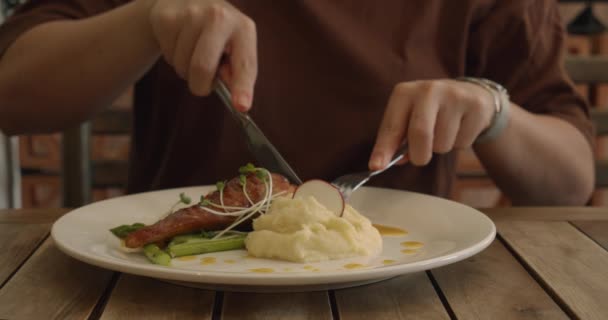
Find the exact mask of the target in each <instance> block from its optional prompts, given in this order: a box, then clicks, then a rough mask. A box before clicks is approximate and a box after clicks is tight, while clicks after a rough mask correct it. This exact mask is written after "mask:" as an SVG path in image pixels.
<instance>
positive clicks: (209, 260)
mask: <svg viewBox="0 0 608 320" xmlns="http://www.w3.org/2000/svg"><path fill="white" fill-rule="evenodd" d="M216 261H217V259H216V258H215V257H205V258H201V264H202V265H210V264H214V263H215V262H216Z"/></svg>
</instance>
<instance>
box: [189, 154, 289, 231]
mask: <svg viewBox="0 0 608 320" xmlns="http://www.w3.org/2000/svg"><path fill="white" fill-rule="evenodd" d="M239 173H240V175H239V183H240V184H241V186H242V187H243V193H244V195H245V197H246V198H247V201H248V202H249V206H248V207H233V206H226V205H224V203H223V189H224V188H223V185H222V186H220V184H219V183H218V184H217V189H218V191H219V192H220V204H217V203H213V202H211V201H209V200H207V199H201V202H200V205H201V208H202V209H203V210H205V211H208V212H210V213H213V214H217V215H223V216H233V217H237V218H236V220H235V221H234V222H233V223H232V224H231V225H230V226H228V227H227V228H225V229H224V230H222V231H220V232H218V233H217V234H215V236H214V237H213V239H217V238H219V237H221V236H222V235H224V234H226V232H229V231H231V230H232V229H234V228H235V227H236V226H238V225H239V224H241V223H243V222H244V221H246V220H247V219H250V218H251V217H253V216H254V215H256V214H264V213H266V211H268V209H269V208H270V203H271V202H272V200H273V199H274V198H275V197H278V196H281V195H283V194H284V193H285V192H280V193H277V194H273V185H272V179H271V178H270V177H271V175H270V172H268V170H266V169H264V168H258V167H255V166H254V165H253V164H251V163H248V164H247V165H245V166H242V167H240V168H239ZM252 173H253V174H255V175H256V177H257V178H258V179H260V180H262V182H263V183H264V187H265V191H264V195H263V197H262V199H261V200H260V201H258V202H253V200H252V199H251V197H250V196H249V193H248V192H247V176H248V175H249V174H252ZM228 210H229V211H228Z"/></svg>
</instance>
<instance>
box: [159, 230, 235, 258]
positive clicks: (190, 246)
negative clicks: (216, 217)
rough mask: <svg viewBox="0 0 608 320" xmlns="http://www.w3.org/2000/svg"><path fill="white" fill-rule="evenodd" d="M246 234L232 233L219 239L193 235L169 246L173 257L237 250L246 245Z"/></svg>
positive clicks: (168, 249) (168, 248)
mask: <svg viewBox="0 0 608 320" xmlns="http://www.w3.org/2000/svg"><path fill="white" fill-rule="evenodd" d="M245 237H246V235H244V234H237V235H231V236H228V237H222V238H219V239H206V238H196V237H192V238H190V239H180V240H185V241H182V242H172V243H170V244H169V246H167V251H168V252H169V254H170V255H171V257H181V256H191V255H195V254H202V253H209V252H217V251H226V250H235V249H241V248H244V247H245Z"/></svg>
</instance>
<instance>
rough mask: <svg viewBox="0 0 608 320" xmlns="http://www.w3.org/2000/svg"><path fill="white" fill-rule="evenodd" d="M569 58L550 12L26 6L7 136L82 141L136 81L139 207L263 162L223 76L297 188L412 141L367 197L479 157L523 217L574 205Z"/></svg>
mask: <svg viewBox="0 0 608 320" xmlns="http://www.w3.org/2000/svg"><path fill="white" fill-rule="evenodd" d="M563 46H564V31H563V28H562V25H561V20H560V17H559V13H558V10H557V7H556V4H555V3H554V1H549V0H511V1H481V0H471V1H440V0H429V1H398V0H385V1H379V2H377V1H376V2H373V1H361V0H357V1H312V0H310V1H274V2H272V3H271V2H266V3H264V2H260V1H245V0H235V1H230V2H226V1H221V0H182V1H175V0H136V1H126V0H47V1H30V2H27V3H26V4H25V5H23V6H22V7H20V8H19V9H18V10H17V11H16V13H15V14H14V15H13V16H12V17H11V18H10V19H8V21H7V22H6V23H5V24H4V25H3V26H2V27H1V29H0V52H1V53H2V56H1V60H0V112H1V114H2V116H1V117H0V128H1V129H2V130H3V131H4V132H6V133H9V134H22V133H38V132H51V131H55V130H60V129H64V128H66V127H69V126H74V125H76V124H78V123H79V122H82V121H85V120H87V119H90V118H92V117H94V116H95V114H96V113H98V112H99V111H100V110H102V109H103V108H104V107H106V106H108V105H109V104H110V103H111V102H112V101H113V100H114V99H115V98H116V97H117V96H118V95H119V94H120V93H121V92H123V91H124V90H125V89H126V88H127V87H128V86H130V85H133V84H134V83H136V82H137V87H136V88H137V90H136V92H137V93H136V98H135V106H134V115H135V116H134V118H135V120H134V122H135V123H134V131H133V137H132V154H131V159H130V173H129V185H128V192H140V191H146V190H152V189H161V188H171V187H177V186H184V185H199V184H208V183H214V182H215V181H217V180H220V179H225V178H226V177H230V176H232V175H233V173H234V171H235V170H236V168H238V167H239V166H241V165H243V164H244V163H246V162H248V161H253V159H252V157H251V155H250V154H249V153H248V152H247V147H246V145H245V143H244V141H243V138H242V136H241V132H240V131H239V130H238V127H237V126H236V124H235V123H234V122H233V120H232V119H231V117H230V116H229V114H228V113H227V112H226V110H225V109H224V107H223V106H222V105H221V103H220V100H219V99H218V97H217V96H216V95H214V94H213V91H212V86H213V81H214V79H215V77H216V75H218V74H219V75H220V77H221V78H222V79H223V80H225V81H226V82H227V84H228V86H229V88H230V89H231V91H232V93H233V100H234V101H233V102H234V104H235V105H236V107H237V108H238V109H239V110H240V111H249V112H250V114H251V116H252V117H253V119H255V121H256V122H257V123H258V125H259V126H260V127H261V129H262V130H263V131H264V133H265V134H266V135H267V136H268V137H269V139H270V141H272V142H273V144H275V146H276V147H277V149H278V150H279V151H280V152H281V153H282V154H283V156H284V157H285V158H286V160H287V161H288V162H289V163H290V164H291V166H292V167H293V168H294V169H295V170H296V171H297V173H298V174H299V175H300V177H301V178H302V179H304V180H305V179H310V178H323V179H326V180H332V179H334V178H336V177H338V176H340V175H342V174H345V173H350V172H354V171H360V170H364V169H367V168H369V169H379V168H382V167H384V166H385V165H386V164H387V162H388V161H389V159H390V158H391V156H392V154H393V153H394V152H395V150H396V149H397V147H398V146H399V145H400V144H401V143H402V142H403V141H407V143H408V144H409V152H408V155H407V158H408V161H407V162H409V165H402V166H398V167H394V168H391V169H390V170H389V171H387V172H386V173H384V174H383V175H381V176H379V177H378V178H377V179H375V180H374V184H376V185H380V186H384V187H390V188H399V189H407V190H412V191H417V192H423V193H428V194H434V195H438V196H443V197H447V196H448V195H449V193H450V188H451V185H452V181H453V180H454V176H455V157H456V153H457V151H458V150H459V149H463V148H468V147H471V146H472V147H473V148H474V151H475V152H476V154H477V156H478V157H479V159H480V160H481V162H482V163H483V166H484V167H485V169H486V170H487V171H488V173H489V175H490V176H491V177H492V178H493V179H494V181H495V182H496V183H497V185H498V186H499V187H500V189H501V190H502V191H504V192H505V193H506V195H507V196H508V197H509V198H510V199H511V200H512V201H513V203H515V204H530V205H536V204H547V205H550V204H562V205H576V204H578V205H580V204H584V203H586V202H587V200H588V199H589V197H590V194H591V192H592V190H593V183H594V181H593V179H594V178H593V177H594V172H593V171H594V169H593V153H592V139H593V131H592V126H591V123H590V120H589V115H588V106H587V104H586V102H585V101H584V99H583V98H582V97H581V96H580V95H579V94H577V93H576V91H575V89H574V87H573V84H572V83H571V81H570V80H569V79H568V77H567V75H566V74H565V71H564V69H563V67H562V57H563V52H564V50H563V49H564V48H563ZM463 76H468V77H472V78H474V79H470V78H467V79H462V78H461V77H463ZM498 84H500V85H501V86H502V87H504V88H506V91H503V90H502V89H501V88H500V87H499V86H498ZM254 101H255V103H254ZM252 106H253V107H252Z"/></svg>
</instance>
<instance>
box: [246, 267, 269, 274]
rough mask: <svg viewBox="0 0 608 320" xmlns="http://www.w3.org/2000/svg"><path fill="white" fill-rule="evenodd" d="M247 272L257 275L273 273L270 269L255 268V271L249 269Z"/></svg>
mask: <svg viewBox="0 0 608 320" xmlns="http://www.w3.org/2000/svg"><path fill="white" fill-rule="evenodd" d="M249 271H251V272H257V273H273V272H274V269H272V268H256V269H249Z"/></svg>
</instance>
